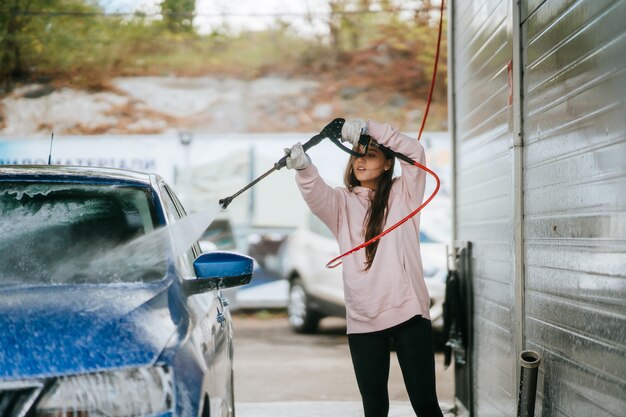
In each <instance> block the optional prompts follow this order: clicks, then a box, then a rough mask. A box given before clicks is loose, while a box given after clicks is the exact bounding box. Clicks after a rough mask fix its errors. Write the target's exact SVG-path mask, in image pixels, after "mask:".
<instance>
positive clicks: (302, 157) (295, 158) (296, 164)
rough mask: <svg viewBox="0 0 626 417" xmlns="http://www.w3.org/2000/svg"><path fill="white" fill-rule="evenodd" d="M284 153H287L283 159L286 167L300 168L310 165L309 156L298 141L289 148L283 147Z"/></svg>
mask: <svg viewBox="0 0 626 417" xmlns="http://www.w3.org/2000/svg"><path fill="white" fill-rule="evenodd" d="M285 155H287V159H286V160H285V163H286V165H287V169H298V170H300V169H304V168H306V167H308V166H309V165H311V158H309V155H307V154H306V153H304V148H303V147H302V144H301V143H300V142H298V143H296V144H295V145H293V146H292V147H291V149H289V148H285Z"/></svg>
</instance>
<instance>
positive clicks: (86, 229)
mask: <svg viewBox="0 0 626 417" xmlns="http://www.w3.org/2000/svg"><path fill="white" fill-rule="evenodd" d="M156 226H157V217H156V214H155V205H154V201H153V198H152V193H151V191H150V189H149V188H147V187H138V186H131V185H113V184H98V183H93V184H85V183H72V182H43V181H42V182H23V181H0V284H79V283H111V282H146V281H154V280H159V279H162V278H163V275H164V273H165V258H164V256H162V255H160V256H159V255H158V253H156V252H157V251H159V250H161V253H163V251H162V248H157V247H155V246H154V245H152V246H150V245H140V246H139V247H137V245H134V246H132V242H136V241H137V238H139V237H141V236H143V235H145V234H146V233H149V232H151V231H153V230H154V229H155V227H156ZM129 244H131V246H129Z"/></svg>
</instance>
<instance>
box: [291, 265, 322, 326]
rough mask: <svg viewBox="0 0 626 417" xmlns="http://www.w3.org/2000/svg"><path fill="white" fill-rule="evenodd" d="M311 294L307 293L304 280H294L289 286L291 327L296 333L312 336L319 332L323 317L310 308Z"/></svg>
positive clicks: (297, 278)
mask: <svg viewBox="0 0 626 417" xmlns="http://www.w3.org/2000/svg"><path fill="white" fill-rule="evenodd" d="M309 298H310V297H309V294H308V293H307V292H306V289H305V288H304V285H302V280H301V279H300V278H299V277H296V278H294V279H293V280H292V281H291V285H290V286H289V300H288V304H287V314H288V316H289V325H290V326H291V329H292V330H293V331H294V332H296V333H306V334H312V333H315V332H317V329H318V327H319V324H320V320H321V319H322V316H321V315H320V314H319V313H318V312H317V311H315V310H313V309H312V308H311V306H310V302H309Z"/></svg>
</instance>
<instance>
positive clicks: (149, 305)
mask: <svg viewBox="0 0 626 417" xmlns="http://www.w3.org/2000/svg"><path fill="white" fill-rule="evenodd" d="M168 293H169V292H168V285H167V283H160V284H152V285H135V284H126V285H112V286H96V285H93V286H92V285H74V286H67V285H59V286H47V287H17V288H16V287H14V288H10V289H7V288H5V289H0V329H2V331H1V332H0V380H3V379H4V380H7V379H26V378H35V377H45V376H51V375H67V374H74V373H83V372H94V371H100V370H105V369H112V368H113V369H114V368H121V367H129V366H138V365H146V364H150V363H153V362H154V361H155V360H156V359H157V358H158V356H159V354H160V353H161V352H162V351H163V349H164V348H165V346H166V344H167V342H168V340H169V339H170V337H171V336H172V335H173V333H174V332H175V331H176V325H175V323H174V320H173V319H172V314H171V312H170V307H169V303H168Z"/></svg>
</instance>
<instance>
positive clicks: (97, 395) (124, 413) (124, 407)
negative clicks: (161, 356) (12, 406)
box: [35, 366, 174, 417]
mask: <svg viewBox="0 0 626 417" xmlns="http://www.w3.org/2000/svg"><path fill="white" fill-rule="evenodd" d="M173 404H174V393H173V378H172V373H171V371H170V370H169V369H168V368H167V367H160V366H155V367H150V368H132V369H125V370H120V371H113V372H99V373H93V374H83V375H73V376H66V377H60V378H58V379H57V380H56V381H55V382H54V384H53V385H52V387H51V388H50V389H49V390H47V392H46V393H45V395H44V396H43V397H42V398H41V399H40V400H39V402H38V403H37V411H36V414H35V415H36V417H66V416H68V417H69V416H81V417H107V416H109V417H136V416H146V415H155V414H158V413H163V412H165V411H167V410H170V409H171V408H172V407H173Z"/></svg>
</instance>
